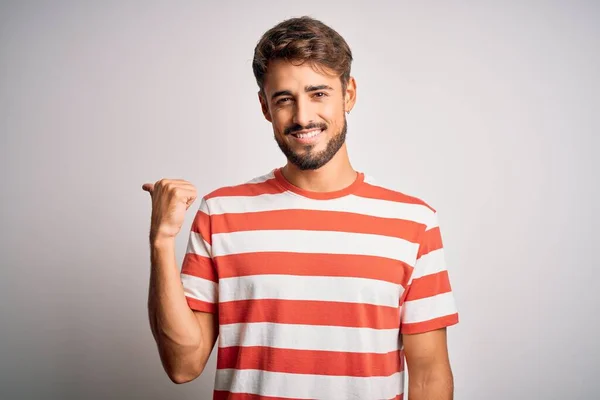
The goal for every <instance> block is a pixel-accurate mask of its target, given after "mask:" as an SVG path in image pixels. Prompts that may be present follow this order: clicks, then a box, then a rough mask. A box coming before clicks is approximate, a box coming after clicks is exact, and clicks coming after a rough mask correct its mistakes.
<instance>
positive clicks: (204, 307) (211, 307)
mask: <svg viewBox="0 0 600 400" xmlns="http://www.w3.org/2000/svg"><path fill="white" fill-rule="evenodd" d="M185 300H186V301H187V303H188V306H189V307H190V308H191V309H192V310H194V311H203V312H210V313H215V312H216V311H217V305H216V304H215V303H208V302H206V301H202V300H198V299H193V298H191V297H188V296H185Z"/></svg>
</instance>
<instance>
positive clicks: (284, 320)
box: [219, 299, 400, 329]
mask: <svg viewBox="0 0 600 400" xmlns="http://www.w3.org/2000/svg"><path fill="white" fill-rule="evenodd" d="M219 314H220V317H219V318H220V323H221V324H233V323H247V322H274V323H279V324H305V325H333V326H348V327H357V328H373V329H394V328H398V327H399V326H400V312H399V308H396V307H388V306H381V305H373V304H358V303H343V302H329V301H312V300H311V301H308V300H275V299H260V300H258V299H257V300H236V301H227V302H222V303H219Z"/></svg>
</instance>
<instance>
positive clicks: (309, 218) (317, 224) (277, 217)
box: [212, 210, 424, 243]
mask: <svg viewBox="0 0 600 400" xmlns="http://www.w3.org/2000/svg"><path fill="white" fill-rule="evenodd" d="M212 229H213V230H212V233H213V234H216V233H228V232H237V231H252V230H313V231H336V232H352V233H369V234H375V235H383V236H391V237H397V238H401V239H404V240H408V241H410V242H413V243H418V240H419V236H420V234H421V232H423V229H424V225H423V224H420V223H417V222H414V221H407V220H402V219H394V218H380V217H374V216H370V215H362V214H356V213H349V212H341V211H322V210H273V211H262V212H246V213H240V214H217V215H213V216H212Z"/></svg>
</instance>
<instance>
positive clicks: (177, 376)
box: [167, 368, 202, 385]
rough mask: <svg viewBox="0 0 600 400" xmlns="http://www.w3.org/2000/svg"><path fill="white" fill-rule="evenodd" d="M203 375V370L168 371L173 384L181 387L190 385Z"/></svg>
mask: <svg viewBox="0 0 600 400" xmlns="http://www.w3.org/2000/svg"><path fill="white" fill-rule="evenodd" d="M201 374H202V369H197V368H195V369H187V370H178V371H173V370H172V371H167V375H168V376H169V379H170V380H171V382H173V383H175V384H177V385H181V384H182V383H188V382H191V381H193V380H194V379H196V378H197V377H199V376H200V375H201Z"/></svg>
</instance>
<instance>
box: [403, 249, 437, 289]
mask: <svg viewBox="0 0 600 400" xmlns="http://www.w3.org/2000/svg"><path fill="white" fill-rule="evenodd" d="M445 270H446V259H445V257H444V249H443V248H440V249H437V250H433V251H430V252H429V253H427V254H425V255H424V256H421V258H419V259H418V260H417V263H416V266H415V268H414V270H413V271H414V272H413V276H412V277H411V279H410V282H409V284H410V283H411V282H412V280H413V279H417V278H422V277H424V276H427V275H433V274H437V273H438V272H442V271H445Z"/></svg>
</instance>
